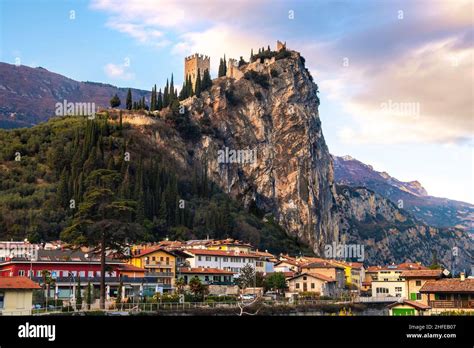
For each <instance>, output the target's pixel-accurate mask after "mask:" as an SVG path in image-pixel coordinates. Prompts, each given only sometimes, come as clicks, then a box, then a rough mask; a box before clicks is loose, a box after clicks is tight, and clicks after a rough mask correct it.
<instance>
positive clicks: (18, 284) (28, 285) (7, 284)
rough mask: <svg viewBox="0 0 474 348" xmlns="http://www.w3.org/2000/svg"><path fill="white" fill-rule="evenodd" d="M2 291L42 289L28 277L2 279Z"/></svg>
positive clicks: (0, 280)
mask: <svg viewBox="0 0 474 348" xmlns="http://www.w3.org/2000/svg"><path fill="white" fill-rule="evenodd" d="M0 289H41V286H39V284H38V283H35V282H34V281H32V280H31V279H29V278H27V277H0Z"/></svg>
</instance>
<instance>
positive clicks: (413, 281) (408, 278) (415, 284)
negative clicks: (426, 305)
mask: <svg viewBox="0 0 474 348" xmlns="http://www.w3.org/2000/svg"><path fill="white" fill-rule="evenodd" d="M441 275H442V270H440V269H417V270H409V271H403V272H402V274H401V275H400V276H401V278H403V279H404V280H405V287H406V291H405V294H406V296H407V298H408V299H409V300H412V301H421V293H420V289H421V288H422V286H423V285H425V283H426V282H427V281H428V280H436V279H440V278H441Z"/></svg>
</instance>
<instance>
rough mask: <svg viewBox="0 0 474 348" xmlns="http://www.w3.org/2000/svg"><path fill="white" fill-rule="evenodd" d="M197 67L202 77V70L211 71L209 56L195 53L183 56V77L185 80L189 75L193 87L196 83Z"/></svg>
mask: <svg viewBox="0 0 474 348" xmlns="http://www.w3.org/2000/svg"><path fill="white" fill-rule="evenodd" d="M198 69H199V70H200V74H201V79H202V76H203V74H204V70H206V69H208V70H209V71H211V58H210V57H208V56H204V55H202V54H197V53H196V54H193V55H192V56H189V57H186V58H184V79H185V80H186V78H187V76H191V82H192V84H193V88H194V87H195V85H196V79H197V73H198Z"/></svg>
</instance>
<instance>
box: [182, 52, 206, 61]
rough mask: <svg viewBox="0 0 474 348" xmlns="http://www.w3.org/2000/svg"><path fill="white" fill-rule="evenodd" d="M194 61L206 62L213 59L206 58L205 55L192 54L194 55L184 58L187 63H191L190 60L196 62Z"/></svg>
mask: <svg viewBox="0 0 474 348" xmlns="http://www.w3.org/2000/svg"><path fill="white" fill-rule="evenodd" d="M194 59H197V60H204V61H205V60H208V61H210V60H211V57H209V56H205V55H203V54H198V53H194V54H192V55H190V56H188V57H185V58H184V60H185V61H190V60H194Z"/></svg>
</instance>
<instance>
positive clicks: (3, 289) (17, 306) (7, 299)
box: [0, 277, 41, 315]
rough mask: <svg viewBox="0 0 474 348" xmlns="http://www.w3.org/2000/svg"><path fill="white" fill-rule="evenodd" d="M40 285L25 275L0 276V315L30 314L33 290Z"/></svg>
mask: <svg viewBox="0 0 474 348" xmlns="http://www.w3.org/2000/svg"><path fill="white" fill-rule="evenodd" d="M36 289H41V287H40V286H39V285H38V284H37V283H35V282H34V281H32V280H31V279H29V278H26V277H0V315H31V308H32V306H33V290H36Z"/></svg>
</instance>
